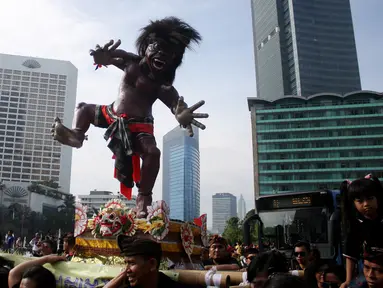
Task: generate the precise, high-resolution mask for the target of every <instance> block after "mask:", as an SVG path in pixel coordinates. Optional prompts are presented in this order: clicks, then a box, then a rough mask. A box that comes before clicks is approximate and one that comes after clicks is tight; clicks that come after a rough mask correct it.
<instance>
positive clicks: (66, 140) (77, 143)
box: [51, 117, 87, 148]
mask: <svg viewBox="0 0 383 288" xmlns="http://www.w3.org/2000/svg"><path fill="white" fill-rule="evenodd" d="M51 132H52V136H53V139H54V140H57V141H58V142H60V143H61V144H63V145H67V146H71V147H74V148H80V147H81V146H82V142H83V141H84V140H87V136H86V135H84V133H82V132H79V131H76V130H73V129H69V128H67V127H65V126H64V124H62V122H61V120H60V118H58V117H56V119H55V123H54V124H53V125H52V130H51Z"/></svg>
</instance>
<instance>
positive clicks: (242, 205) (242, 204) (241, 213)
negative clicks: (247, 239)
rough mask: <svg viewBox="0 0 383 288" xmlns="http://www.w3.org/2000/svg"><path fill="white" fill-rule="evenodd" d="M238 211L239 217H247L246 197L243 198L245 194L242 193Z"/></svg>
mask: <svg viewBox="0 0 383 288" xmlns="http://www.w3.org/2000/svg"><path fill="white" fill-rule="evenodd" d="M237 211H238V218H239V219H240V220H243V219H245V216H246V202H245V199H243V195H242V194H241V196H240V197H239V199H238V208H237Z"/></svg>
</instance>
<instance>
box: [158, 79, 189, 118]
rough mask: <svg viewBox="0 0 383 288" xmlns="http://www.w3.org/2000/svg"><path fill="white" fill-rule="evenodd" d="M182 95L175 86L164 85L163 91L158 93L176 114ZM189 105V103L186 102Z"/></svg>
mask: <svg viewBox="0 0 383 288" xmlns="http://www.w3.org/2000/svg"><path fill="white" fill-rule="evenodd" d="M179 98H180V95H179V94H178V91H177V90H176V88H174V87H173V86H162V88H161V91H160V93H159V95H158V99H160V100H161V101H162V103H164V104H165V105H166V106H167V107H168V108H169V109H170V111H171V112H172V113H173V114H176V109H177V104H178V99H179ZM185 105H186V106H187V104H186V103H185Z"/></svg>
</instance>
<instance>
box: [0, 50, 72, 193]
mask: <svg viewBox="0 0 383 288" xmlns="http://www.w3.org/2000/svg"><path fill="white" fill-rule="evenodd" d="M76 89H77V68H76V67H75V66H74V65H73V64H72V63H70V62H68V61H61V60H50V59H42V58H34V57H27V56H14V55H6V54H0V97H1V98H0V157H1V159H0V160H1V161H0V177H1V178H0V179H2V180H4V181H10V182H31V181H43V180H49V179H52V180H54V181H56V182H58V183H59V185H60V186H61V189H60V190H62V191H63V192H64V193H69V190H70V178H71V165H72V148H70V147H66V146H63V145H61V144H59V143H58V142H56V141H54V140H53V139H52V136H51V131H50V130H51V128H52V124H53V122H54V118H55V117H56V116H58V117H60V118H61V119H62V120H63V123H64V124H65V125H66V126H69V127H71V125H72V119H73V114H74V109H75V103H76Z"/></svg>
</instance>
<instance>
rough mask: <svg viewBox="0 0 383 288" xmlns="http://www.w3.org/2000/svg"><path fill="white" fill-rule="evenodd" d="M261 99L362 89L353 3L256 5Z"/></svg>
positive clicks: (276, 1) (285, 0)
mask: <svg viewBox="0 0 383 288" xmlns="http://www.w3.org/2000/svg"><path fill="white" fill-rule="evenodd" d="M251 10H252V18H253V34H254V35H253V36H254V50H255V64H256V81H257V97H258V98H262V99H266V100H275V99H277V98H280V97H283V96H284V95H300V96H305V97H306V96H309V95H314V94H317V93H322V92H332V93H339V94H346V93H348V92H352V91H356V90H360V89H361V84H360V77H359V67H358V59H357V53H356V47H355V39H354V31H353V23H352V16H351V8H350V2H349V0H321V1H316V0H268V1H265V0H251Z"/></svg>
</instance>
